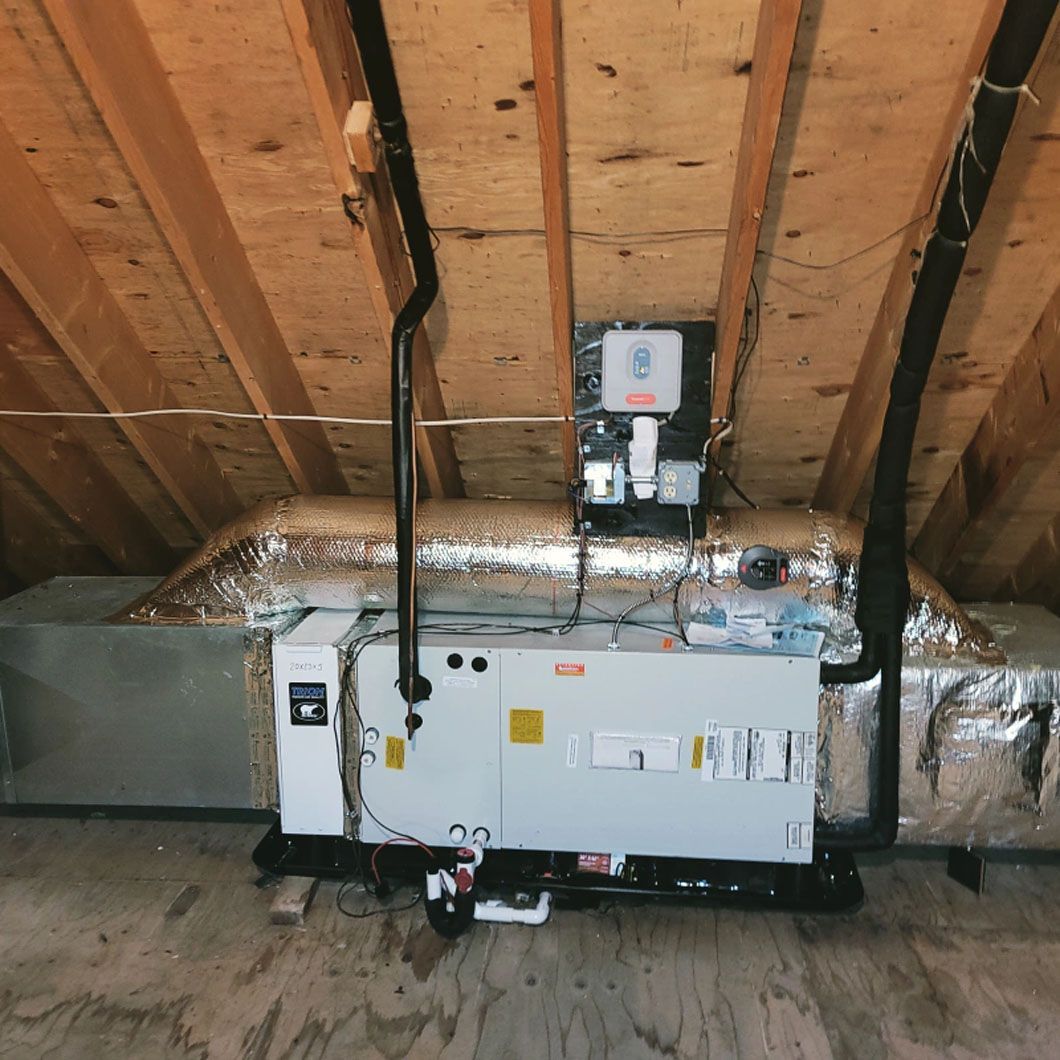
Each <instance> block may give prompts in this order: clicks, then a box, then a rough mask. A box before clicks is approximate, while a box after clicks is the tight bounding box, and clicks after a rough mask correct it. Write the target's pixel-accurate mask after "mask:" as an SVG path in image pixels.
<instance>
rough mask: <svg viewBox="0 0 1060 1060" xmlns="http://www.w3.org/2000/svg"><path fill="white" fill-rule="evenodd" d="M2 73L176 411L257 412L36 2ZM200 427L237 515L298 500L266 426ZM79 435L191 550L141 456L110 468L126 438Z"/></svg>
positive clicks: (65, 208)
mask: <svg viewBox="0 0 1060 1060" xmlns="http://www.w3.org/2000/svg"><path fill="white" fill-rule="evenodd" d="M0 66H2V68H3V70H4V76H3V77H0V113H2V115H3V119H4V121H5V123H6V124H7V126H8V128H9V129H10V131H11V133H12V135H13V136H14V138H15V140H16V141H17V143H18V144H19V146H20V147H21V148H22V150H23V154H24V158H25V160H26V161H27V162H28V163H29V165H30V167H31V169H32V170H33V172H34V174H35V175H36V177H37V179H38V180H39V181H40V182H41V184H43V185H44V187H45V188H46V189H47V190H48V194H49V196H50V197H51V199H52V202H53V203H54V204H55V207H56V209H57V210H58V211H59V213H60V214H61V215H62V217H63V218H64V220H65V221H66V223H67V225H68V226H69V228H70V230H71V231H72V232H73V233H74V235H75V237H76V238H77V240H78V242H79V244H80V245H81V248H82V250H83V251H84V252H85V255H86V256H87V257H88V259H89V261H91V263H92V267H93V268H94V269H95V271H96V272H97V273H98V275H99V278H100V279H101V280H102V281H103V283H104V284H105V285H106V286H107V287H108V288H109V289H110V291H111V292H112V294H113V295H114V298H115V301H116V302H117V303H118V305H119V306H120V307H121V310H122V312H123V314H124V315H125V317H126V318H127V319H128V321H129V323H130V325H131V326H132V328H133V330H134V331H135V332H136V334H137V335H138V336H139V338H140V341H141V343H142V344H143V346H144V348H145V349H147V350H148V352H149V353H150V355H151V360H152V363H153V364H154V366H155V368H156V369H157V370H158V372H159V374H160V375H161V376H162V378H163V379H164V380H165V382H166V383H167V384H168V386H169V387H170V388H171V389H172V391H173V393H174V394H175V395H176V396H177V398H178V400H180V401H181V402H182V403H184V404H187V405H196V406H201V407H205V408H227V409H231V410H233V411H235V412H253V411H254V410H253V409H252V408H251V406H250V403H249V401H248V399H247V397H246V394H245V392H244V391H243V388H242V386H241V385H240V383H239V379H238V377H237V376H236V374H235V372H234V371H233V368H232V365H231V363H230V362H229V359H228V355H227V354H226V353H225V352H224V349H223V347H222V346H221V344H220V343H219V342H218V340H217V337H216V335H215V334H214V332H213V328H212V327H211V325H210V323H209V321H208V320H207V319H206V317H205V315H204V314H203V311H202V307H201V305H200V304H199V301H198V299H197V298H196V297H195V295H194V293H193V292H192V290H191V288H190V286H189V284H188V280H187V277H186V276H185V275H184V273H183V271H182V270H181V268H180V265H179V264H178V263H177V261H176V259H175V257H174V256H173V252H172V250H171V248H170V247H169V244H168V243H167V242H166V240H165V237H164V236H163V235H162V233H161V232H160V231H159V229H158V226H157V224H156V223H155V220H154V217H153V215H152V214H151V211H150V209H149V207H148V205H147V203H146V202H145V201H144V199H143V196H142V195H141V194H140V191H139V189H138V187H137V185H136V182H135V181H134V180H133V178H132V175H131V174H130V173H129V171H128V167H127V166H126V164H125V161H124V159H122V157H121V155H120V153H119V152H118V150H117V148H116V147H115V145H114V141H113V140H112V139H111V137H110V134H109V133H108V131H107V128H106V126H105V125H104V124H103V121H102V119H101V118H100V116H99V113H98V111H97V110H96V107H95V104H94V103H93V102H92V99H91V97H90V96H89V95H88V92H87V91H86V89H85V87H84V84H83V82H82V81H81V79H80V78H79V77H78V75H77V71H76V70H75V69H74V68H73V66H72V64H71V63H70V61H69V58H68V57H67V55H66V52H65V50H64V49H63V46H62V43H61V42H60V41H59V39H58V36H57V35H56V33H55V29H54V27H53V26H52V24H51V22H50V21H49V19H48V17H47V14H46V13H45V12H44V11H43V9H42V8H41V7H40V5H39V4H38V3H36V0H11V2H10V3H8V4H5V5H4V7H3V10H2V11H0ZM64 359H65V358H64ZM67 363H69V362H67ZM45 368H46V369H47V375H45V376H42V378H41V379H40V380H38V381H39V382H41V383H42V385H44V386H45V388H46V389H47V390H48V391H49V392H50V393H51V394H52V396H53V399H54V400H55V401H56V402H59V403H62V404H63V405H64V406H65V407H71V408H80V407H82V406H81V405H80V404H78V403H74V399H75V397H76V396H77V395H76V390H77V389H81V390H84V387H83V385H81V386H80V387H79V386H78V384H77V378H76V372H72V370H70V371H67V372H66V373H65V374H66V375H69V376H71V379H72V380H73V384H72V385H71V383H69V382H66V381H65V380H64V378H63V374H62V372H61V369H60V366H59V365H51V364H48V365H47V366H45V365H41V364H40V363H39V362H37V363H35V364H34V365H33V371H34V373H38V372H42V371H44V369H45ZM71 372H72V375H71ZM89 407H91V406H89ZM194 427H195V431H196V433H197V434H198V435H199V437H200V438H201V439H202V440H203V442H204V443H205V444H206V445H207V446H208V447H209V449H210V450H211V452H212V453H213V456H214V459H215V460H216V462H217V464H218V466H219V467H220V468H221V469H222V471H223V473H224V475H225V478H226V479H227V480H228V482H229V483H230V484H231V486H232V488H233V489H234V490H235V492H236V494H237V496H238V498H239V505H240V507H247V506H249V505H250V504H253V503H255V502H256V501H257V500H259V499H261V498H262V497H267V496H276V495H278V494H282V493H287V492H290V491H291V489H292V485H291V480H290V478H289V476H288V475H287V472H286V470H285V469H284V467H283V464H282V463H281V461H280V460H279V459H278V458H277V455H276V450H275V449H274V448H273V445H272V442H271V441H270V440H269V436H268V434H267V433H266V431H265V429H264V427H263V426H262V425H261V424H260V423H256V422H252V421H248V420H242V421H233V420H221V419H198V420H196V421H195V423H194ZM84 429H85V431H86V436H88V437H90V438H91V439H92V440H93V443H94V445H95V447H96V449H97V452H98V453H99V454H100V455H101V458H102V459H103V460H104V461H105V462H106V463H107V465H108V467H110V468H111V470H112V472H113V473H114V474H116V475H118V477H119V478H120V479H121V481H122V482H123V483H124V484H125V486H126V489H127V490H128V491H129V493H130V496H132V497H133V498H134V499H135V500H136V501H137V503H138V505H139V506H140V507H141V508H143V509H145V510H146V511H148V512H150V513H151V517H152V518H153V519H154V520H155V521H156V522H157V523H158V525H159V526H160V528H161V529H162V530H163V532H164V533H165V534H166V537H167V538H168V539H169V540H170V541H171V543H173V544H174V545H175V546H177V547H181V548H186V547H189V546H190V545H192V544H194V543H195V541H196V540H197V538H198V535H197V534H196V532H195V531H194V529H193V528H191V527H190V525H189V524H188V522H187V520H186V519H185V518H184V517H183V516H182V515H181V514H180V512H179V509H177V508H176V505H175V504H174V503H173V501H172V499H171V498H170V497H169V495H168V494H167V493H166V491H165V489H164V488H162V487H161V486H160V485H159V484H158V480H157V479H156V478H155V477H154V475H152V474H151V473H150V471H141V472H140V473H139V475H137V474H136V470H137V469H136V467H135V451H133V455H132V456H129V455H128V454H126V459H124V460H121V461H119V460H117V459H115V456H116V452H115V448H114V441H115V440H117V442H118V443H119V444H120V443H123V442H125V438H124V435H122V434H120V432H119V433H118V434H116V435H114V434H113V432H111V434H110V436H108V430H109V429H104V425H98V427H97V425H88V427H86V428H84ZM130 465H133V466H130Z"/></svg>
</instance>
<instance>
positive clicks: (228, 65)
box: [136, 0, 392, 494]
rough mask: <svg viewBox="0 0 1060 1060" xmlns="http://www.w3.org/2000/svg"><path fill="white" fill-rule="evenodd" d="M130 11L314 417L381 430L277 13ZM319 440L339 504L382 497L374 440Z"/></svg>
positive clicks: (353, 431)
mask: <svg viewBox="0 0 1060 1060" xmlns="http://www.w3.org/2000/svg"><path fill="white" fill-rule="evenodd" d="M136 4H137V7H138V9H139V11H140V14H141V16H142V18H143V20H144V23H145V25H146V26H147V28H148V31H149V33H150V36H151V41H152V43H153V44H154V46H155V48H156V50H157V52H158V55H159V57H160V59H161V61H162V65H163V66H164V67H165V70H166V72H167V74H168V76H169V79H170V82H171V84H172V86H173V89H174V91H175V92H176V94H177V98H178V100H179V102H180V105H181V109H182V110H183V112H184V115H185V117H186V118H187V120H188V122H189V124H190V125H191V127H192V130H193V132H194V134H195V137H196V140H197V142H198V144H199V148H200V150H201V151H202V153H203V157H204V159H205V160H206V163H207V166H208V167H209V170H210V175H211V177H212V179H213V182H214V184H215V185H216V186H217V189H218V191H219V192H220V194H221V197H222V199H223V200H224V203H225V208H226V209H227V211H228V213H229V216H230V217H231V220H232V223H233V225H234V226H235V229H236V232H237V233H238V235H239V238H240V240H241V242H242V243H243V246H244V248H245V250H246V254H247V257H248V259H249V260H250V263H251V266H252V267H253V270H254V273H255V275H256V276H257V278H258V281H259V283H260V284H261V287H262V291H263V293H264V294H265V297H266V299H267V301H268V303H269V307H270V310H271V312H272V315H273V317H274V318H275V320H276V323H277V325H278V327H279V328H280V332H281V333H282V335H283V337H284V340H285V342H286V345H287V349H288V350H290V351H291V353H292V354H293V355H294V363H295V366H296V368H297V370H298V374H299V375H300V376H301V378H302V382H303V385H304V387H305V389H306V391H307V392H308V393H309V395H310V397H311V398H312V401H313V405H314V406H315V408H316V410H317V412H318V413H320V414H322V415H330V416H350V417H365V418H373V419H375V418H383V419H389V393H390V382H389V380H390V369H389V364H390V357H389V347H388V344H387V343H386V342H385V341H384V340H383V337H382V334H381V331H380V328H379V323H378V319H377V317H376V315H375V312H374V305H373V300H372V295H371V292H370V291H369V289H368V286H367V285H366V284H365V282H364V280H363V270H362V267H361V263H360V261H359V260H358V255H357V251H356V248H355V246H354V244H353V241H352V240H351V238H350V222H349V220H348V219H347V217H346V214H345V212H344V211H343V206H342V202H341V200H340V199H339V197H338V196H337V195H336V194H335V184H334V180H333V177H332V173H331V170H330V167H329V164H328V158H327V155H326V153H325V151H324V149H323V145H322V141H321V135H320V129H319V125H318V123H317V121H316V118H315V115H314V107H313V104H312V102H311V100H310V98H309V94H308V92H307V87H306V81H305V78H304V76H303V73H302V70H301V68H300V66H299V61H298V57H297V56H296V54H295V52H294V48H293V47H292V38H291V33H290V30H289V28H288V25H287V22H286V20H285V18H284V12H283V9H282V7H281V5H280V4H278V3H269V4H265V5H254V6H253V7H251V6H248V5H247V4H244V3H240V2H238V0H218V2H215V3H203V2H202V0H185V2H184V3H181V4H174V3H172V2H171V0H136ZM326 432H327V435H328V437H329V439H330V441H331V445H332V447H333V449H334V450H335V452H336V455H337V457H338V460H339V462H340V464H341V467H342V471H343V474H344V476H345V478H346V480H347V482H348V484H349V488H350V489H351V490H352V491H354V492H356V493H362V494H386V493H389V492H390V490H391V486H392V474H391V470H390V434H389V432H388V430H387V428H386V427H358V426H355V425H349V424H328V425H327V427H326Z"/></svg>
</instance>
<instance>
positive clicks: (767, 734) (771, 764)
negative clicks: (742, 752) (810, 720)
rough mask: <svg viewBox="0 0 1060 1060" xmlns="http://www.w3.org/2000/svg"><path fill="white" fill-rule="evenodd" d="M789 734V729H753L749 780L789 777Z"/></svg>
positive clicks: (784, 778)
mask: <svg viewBox="0 0 1060 1060" xmlns="http://www.w3.org/2000/svg"><path fill="white" fill-rule="evenodd" d="M789 735H790V734H789V732H788V730H787V729H752V730H751V758H750V767H749V769H748V773H747V776H748V779H749V780H779V781H784V780H786V779H787V771H788V736H789Z"/></svg>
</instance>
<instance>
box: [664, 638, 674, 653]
mask: <svg viewBox="0 0 1060 1060" xmlns="http://www.w3.org/2000/svg"><path fill="white" fill-rule="evenodd" d="M662 646H663V651H669V650H670V649H671V648H672V647H673V646H674V638H673V637H663V642H662Z"/></svg>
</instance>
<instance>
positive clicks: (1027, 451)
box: [913, 288, 1060, 578]
mask: <svg viewBox="0 0 1060 1060" xmlns="http://www.w3.org/2000/svg"><path fill="white" fill-rule="evenodd" d="M1057 445H1060V288H1057V290H1055V291H1054V292H1053V296H1052V298H1050V299H1049V302H1048V303H1047V305H1046V307H1045V310H1044V311H1043V312H1042V315H1041V317H1040V318H1039V320H1038V323H1037V324H1036V325H1035V326H1034V329H1033V330H1032V331H1031V334H1030V335H1029V336H1028V337H1027V339H1026V341H1025V342H1024V343H1023V346H1022V347H1021V349H1020V351H1019V353H1018V354H1017V355H1016V358H1015V360H1014V361H1013V362H1012V366H1011V368H1010V369H1009V371H1008V374H1007V376H1006V377H1005V381H1004V382H1003V383H1002V385H1001V387H1000V388H999V389H998V391H997V394H996V395H995V396H994V400H993V402H992V403H991V405H990V408H989V409H987V411H986V415H984V416H983V419H982V421H981V422H980V424H979V427H978V428H977V430H976V432H975V435H974V436H973V437H972V440H971V441H970V442H969V443H968V445H967V447H966V448H965V450H964V452H963V453H962V454H961V457H960V459H959V460H958V462H957V466H956V467H955V468H954V469H953V473H952V474H951V475H950V477H949V479H948V480H947V482H946V485H945V486H944V487H943V488H942V492H941V493H940V494H939V496H938V499H937V500H936V501H935V504H934V507H933V508H932V509H931V512H930V513H929V515H928V517H927V519H926V520H925V521H924V525H923V526H922V527H921V528H920V533H919V534H918V535H917V538H916V541H915V542H914V544H913V552H914V553H915V555H916V557H917V558H918V559H919V560H920V561H921V562H922V563H923V564H924V565H925V566H927V567H928V568H929V569H930V570H932V571H934V572H935V574H937V575H938V576H939V577H940V578H946V577H947V576H948V575H949V574H951V573H952V572H953V570H954V568H955V567H956V565H957V563H958V561H959V559H960V557H961V555H962V552H963V549H964V546H965V545H966V544H967V542H968V538H969V535H970V533H971V531H972V529H973V528H974V527H975V526H976V525H977V524H978V523H979V521H980V520H981V519H983V518H984V517H985V516H986V515H987V514H988V512H989V511H990V510H991V509H992V508H993V506H994V505H995V504H996V503H997V501H998V500H999V499H1000V498H1001V496H1002V494H1003V493H1004V492H1005V490H1006V489H1007V488H1008V487H1009V485H1011V483H1012V480H1013V479H1014V478H1015V477H1016V475H1017V473H1018V472H1019V470H1020V468H1021V467H1022V466H1023V464H1024V461H1026V459H1027V458H1028V457H1029V456H1030V455H1031V454H1032V453H1034V452H1036V451H1037V452H1043V451H1047V450H1048V449H1049V448H1051V447H1055V446H1057Z"/></svg>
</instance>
